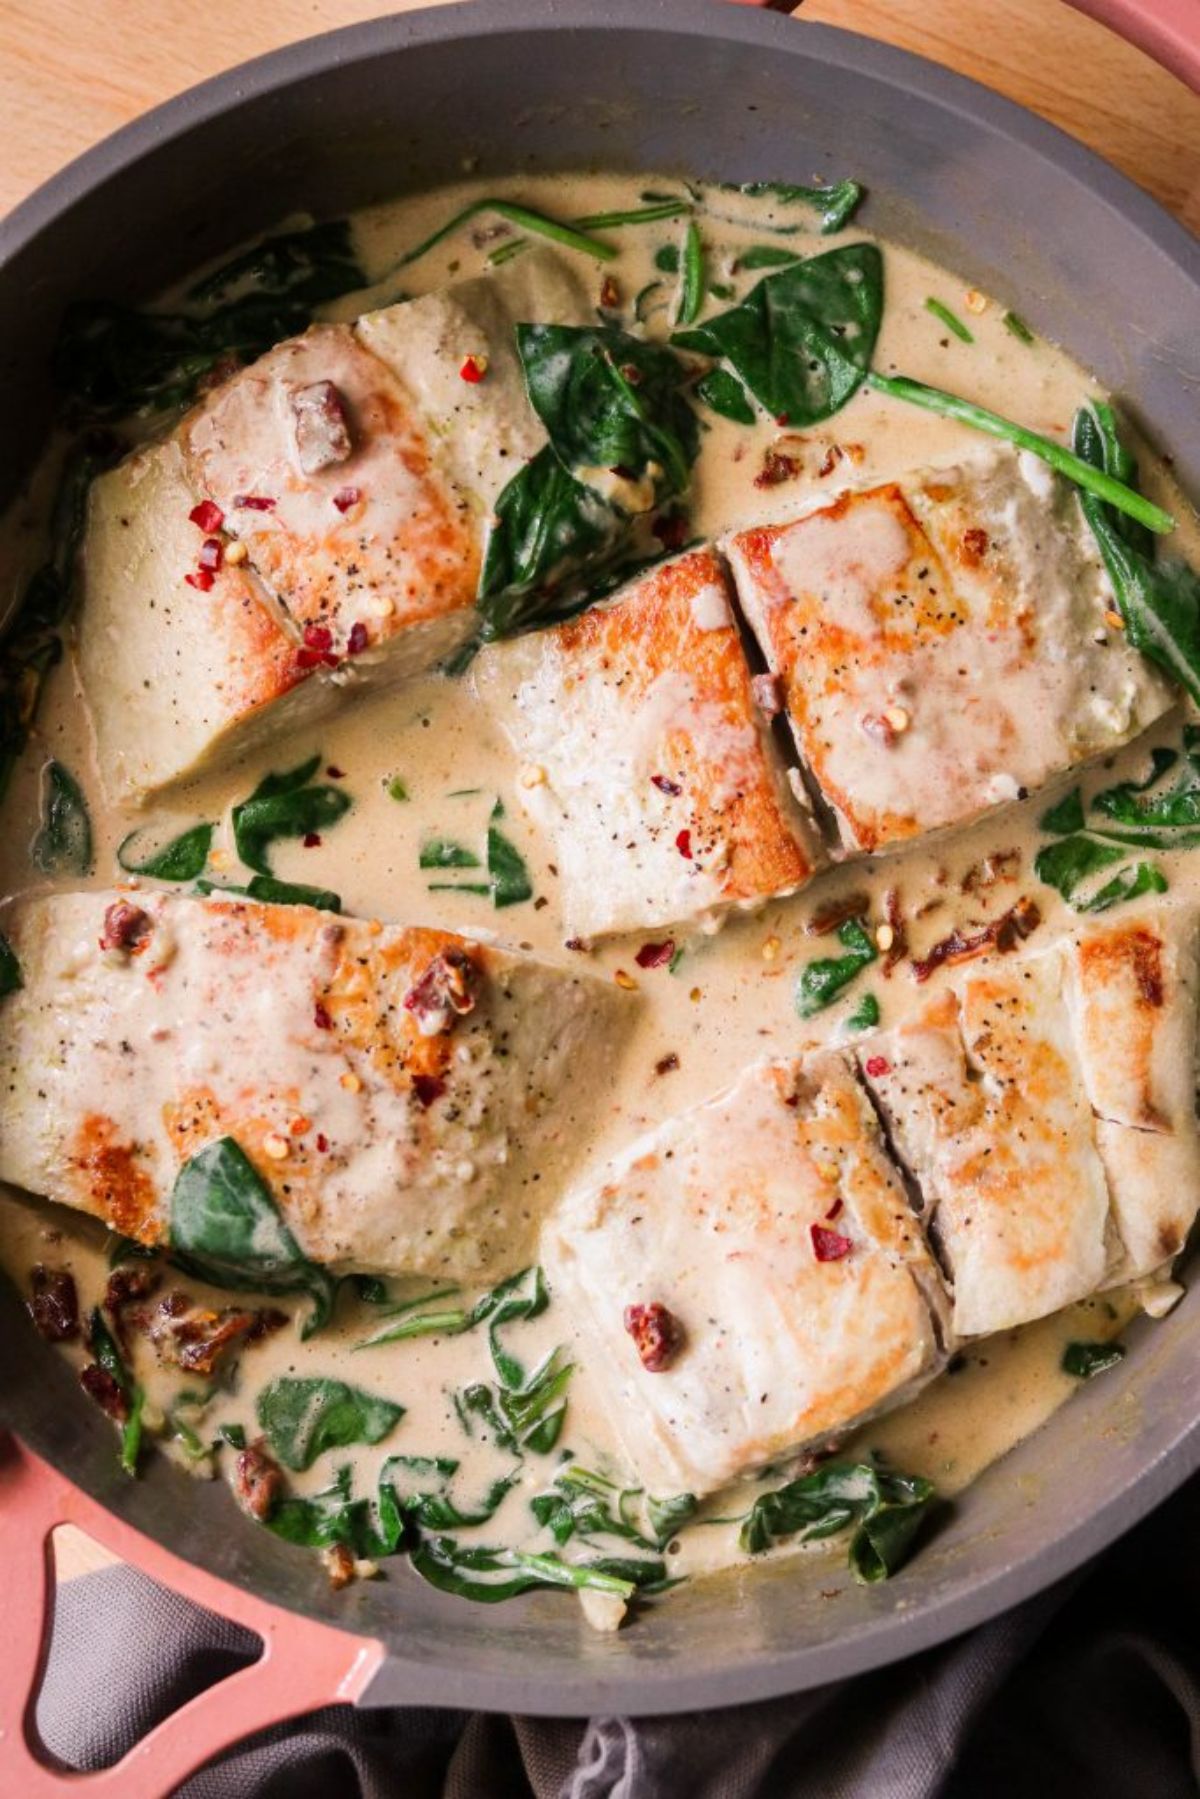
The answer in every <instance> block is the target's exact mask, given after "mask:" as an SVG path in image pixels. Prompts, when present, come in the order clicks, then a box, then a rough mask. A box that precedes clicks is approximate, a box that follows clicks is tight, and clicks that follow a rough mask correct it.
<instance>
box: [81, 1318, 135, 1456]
mask: <svg viewBox="0 0 1200 1799" xmlns="http://www.w3.org/2000/svg"><path fill="white" fill-rule="evenodd" d="M88 1345H89V1347H90V1349H91V1352H92V1355H93V1356H94V1357H95V1359H96V1363H97V1365H98V1366H99V1367H101V1368H103V1370H104V1372H105V1374H107V1375H108V1377H109V1379H110V1380H111V1381H113V1383H114V1384H115V1386H116V1388H117V1390H118V1392H119V1393H120V1395H121V1398H122V1399H123V1400H124V1401H125V1420H124V1422H123V1424H122V1426H121V1466H122V1468H123V1469H124V1470H125V1472H126V1474H132V1475H136V1473H137V1465H138V1456H139V1454H140V1453H141V1447H142V1412H143V1408H144V1406H145V1403H146V1396H145V1394H144V1393H143V1391H142V1389H141V1387H140V1386H138V1384H137V1382H136V1381H135V1380H134V1378H133V1376H132V1374H131V1373H130V1372H129V1369H128V1368H127V1367H126V1365H125V1359H124V1357H123V1356H122V1354H121V1351H120V1350H119V1349H118V1348H117V1344H116V1340H115V1338H114V1337H113V1335H112V1332H111V1331H110V1330H109V1328H108V1325H107V1324H106V1323H105V1321H104V1313H103V1312H102V1311H101V1309H100V1307H99V1306H94V1307H93V1308H92V1316H91V1320H90V1322H89V1325H88Z"/></svg>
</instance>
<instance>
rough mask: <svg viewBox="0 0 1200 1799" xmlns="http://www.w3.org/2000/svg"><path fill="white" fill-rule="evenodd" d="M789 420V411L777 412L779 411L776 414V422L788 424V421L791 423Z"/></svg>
mask: <svg viewBox="0 0 1200 1799" xmlns="http://www.w3.org/2000/svg"><path fill="white" fill-rule="evenodd" d="M789 422H790V421H789V417H788V414H787V413H786V412H777V413H776V414H775V423H776V424H777V425H786V424H788V423H789Z"/></svg>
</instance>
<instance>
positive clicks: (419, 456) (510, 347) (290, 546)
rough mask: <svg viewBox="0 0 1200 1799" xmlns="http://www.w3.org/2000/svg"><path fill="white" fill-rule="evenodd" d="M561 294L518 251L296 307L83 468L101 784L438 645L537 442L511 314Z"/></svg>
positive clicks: (467, 603) (275, 723)
mask: <svg viewBox="0 0 1200 1799" xmlns="http://www.w3.org/2000/svg"><path fill="white" fill-rule="evenodd" d="M583 311H584V303H583V298H582V290H581V289H580V288H579V287H578V284H577V283H576V282H575V279H574V277H573V276H572V275H571V274H570V273H569V271H566V270H565V269H564V268H563V266H562V265H561V264H560V263H559V262H558V261H557V260H556V259H555V258H554V257H553V256H550V255H549V254H548V253H537V252H535V253H531V254H530V255H529V256H528V257H526V258H525V259H523V262H522V265H521V266H520V268H519V269H518V268H516V267H515V266H514V268H513V269H512V270H506V271H505V272H504V273H503V274H502V275H497V276H489V277H487V278H483V279H480V280H475V281H468V282H463V283H461V284H460V285H459V286H458V287H456V288H451V289H448V290H447V291H446V292H445V293H435V294H428V295H425V296H423V297H422V298H421V299H418V300H413V301H406V302H403V303H401V304H398V305H396V306H392V307H388V308H386V309H385V310H382V311H379V312H375V313H371V314H368V315H367V316H366V317H364V318H363V319H362V320H360V321H359V323H358V324H357V325H356V326H349V325H315V326H313V327H312V328H311V329H310V330H309V331H306V332H305V333H304V334H303V335H302V336H301V337H298V338H293V339H291V340H289V341H288V342H286V343H283V344H280V345H278V346H277V347H276V348H275V349H273V350H271V351H269V352H268V353H267V355H265V356H263V357H261V358H260V359H259V360H258V361H257V362H256V363H254V364H252V365H251V366H250V367H248V368H245V369H242V370H240V371H239V372H238V373H237V374H235V375H234V376H232V377H231V378H230V379H229V380H228V381H226V382H225V383H224V384H223V385H222V386H221V387H219V388H218V389H217V390H215V391H214V392H213V393H212V394H211V395H210V396H209V397H208V399H207V400H206V401H205V402H204V404H203V405H201V406H200V407H198V408H197V409H196V410H195V411H194V412H193V413H192V414H190V415H189V417H188V418H187V419H185V420H184V421H183V423H182V425H181V426H180V428H179V431H178V432H177V433H176V435H175V437H173V438H171V439H170V440H168V441H167V442H165V443H162V444H159V445H156V446H151V447H148V448H146V449H143V450H139V451H138V452H136V453H135V454H134V455H133V456H132V457H131V458H130V459H129V460H127V461H126V462H124V463H122V464H121V465H120V466H119V467H118V468H117V469H115V470H113V471H112V472H111V473H110V474H107V475H104V476H102V477H101V478H100V479H99V480H98V481H97V482H96V483H95V484H94V486H93V488H92V492H91V498H90V504H89V513H88V527H87V533H86V537H85V542H84V546H83V554H82V558H81V568H82V576H83V602H82V606H81V608H80V611H79V617H78V624H77V627H76V634H77V643H78V662H79V670H80V676H81V681H82V685H83V689H84V695H85V698H86V699H87V702H88V705H89V709H90V712H91V715H92V719H93V723H94V728H95V735H96V744H97V751H98V762H99V767H100V774H101V778H102V780H103V782H104V785H105V788H106V790H107V791H108V792H109V794H110V796H111V797H112V798H113V799H114V800H116V801H119V802H122V803H128V802H131V801H137V800H141V799H144V798H145V797H147V796H148V795H150V794H152V793H154V792H156V791H157V790H159V789H161V788H163V787H167V786H169V785H170V784H171V783H173V782H176V781H179V780H182V779H184V778H186V777H188V776H190V775H193V774H195V773H197V772H199V771H200V770H201V769H204V768H207V767H210V766H215V765H218V764H220V763H221V762H223V761H226V760H228V759H230V758H231V757H233V756H235V755H240V754H242V753H244V751H245V750H246V749H248V748H253V747H254V745H255V744H256V743H257V742H259V741H261V739H262V737H263V736H264V735H265V734H266V732H268V731H271V732H283V731H286V730H288V729H289V728H291V727H292V726H293V725H295V724H297V723H300V722H306V723H307V722H310V721H311V720H312V719H313V718H315V717H319V716H321V715H323V714H325V713H327V712H329V711H331V710H332V709H333V708H335V707H336V706H337V705H338V704H339V703H342V702H343V701H344V699H345V698H347V697H348V696H349V695H350V694H352V692H353V691H354V690H355V689H356V688H357V687H358V685H359V684H360V683H362V682H364V681H366V682H370V683H374V684H380V683H385V682H392V681H400V680H403V679H404V678H406V677H407V676H410V675H414V674H418V673H423V672H425V671H427V670H428V669H430V668H433V667H435V666H436V665H437V664H438V663H439V662H441V661H442V660H444V659H445V658H446V657H447V656H448V655H450V654H451V653H452V652H453V651H454V650H455V649H457V648H458V647H459V646H460V645H461V644H462V642H463V641H464V639H465V638H466V637H468V636H469V635H470V633H471V632H472V630H473V629H474V626H475V606H474V602H475V590H476V586H477V583H478V578H479V568H480V562H481V558H482V555H483V547H484V543H485V541H486V537H487V531H488V528H489V522H490V517H491V507H492V505H493V504H494V502H495V499H496V497H497V494H498V493H499V491H500V490H501V488H502V487H503V486H504V485H505V484H506V483H507V481H508V480H509V478H510V477H511V475H512V473H513V472H514V471H515V469H516V468H517V467H519V466H520V464H521V462H522V461H523V460H524V459H525V458H526V457H528V456H532V455H534V454H535V453H536V452H537V450H538V449H540V448H541V445H542V444H543V443H544V441H545V433H544V432H543V430H542V427H541V425H540V424H539V422H538V420H537V417H536V415H535V414H534V412H533V409H532V407H531V406H530V405H529V403H528V400H527V398H526V396H525V391H524V385H523V382H522V379H521V373H520V366H519V362H518V359H517V354H516V349H515V343H514V336H513V323H514V320H516V319H517V318H530V319H534V320H537V319H543V318H555V319H560V318H571V317H579V316H582V314H583ZM471 355H474V356H475V357H476V358H477V359H478V360H479V361H480V362H481V365H482V366H485V369H486V377H485V379H483V380H481V381H479V382H475V383H472V382H469V381H466V380H464V379H463V378H462V376H461V369H462V367H463V364H464V361H465V360H466V358H467V357H468V356H471ZM281 702H283V703H282V704H281Z"/></svg>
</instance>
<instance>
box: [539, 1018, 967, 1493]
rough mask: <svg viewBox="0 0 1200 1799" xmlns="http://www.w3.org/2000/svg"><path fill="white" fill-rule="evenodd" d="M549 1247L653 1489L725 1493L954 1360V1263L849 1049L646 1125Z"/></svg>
mask: <svg viewBox="0 0 1200 1799" xmlns="http://www.w3.org/2000/svg"><path fill="white" fill-rule="evenodd" d="M542 1250H543V1260H544V1264H545V1267H546V1271H547V1277H548V1279H549V1281H550V1285H551V1290H552V1292H553V1294H554V1297H555V1300H556V1302H557V1303H558V1304H559V1305H560V1306H561V1307H562V1309H563V1312H564V1315H565V1316H568V1317H570V1318H572V1319H573V1320H574V1323H575V1328H576V1330H577V1332H578V1335H579V1338H580V1344H581V1351H582V1354H583V1359H584V1361H585V1365H586V1366H587V1367H588V1368H589V1370H590V1371H591V1372H592V1374H593V1378H594V1379H596V1380H597V1381H598V1382H599V1383H600V1389H601V1394H602V1397H603V1400H604V1402H605V1404H606V1406H607V1409H608V1411H609V1413H610V1415H611V1419H612V1423H613V1425H614V1427H615V1428H616V1430H617V1431H618V1433H619V1435H620V1437H621V1439H622V1442H623V1446H624V1449H625V1451H626V1454H627V1455H628V1458H629V1461H630V1465H631V1467H632V1468H634V1469H635V1470H636V1472H637V1476H638V1479H639V1480H640V1481H642V1482H644V1484H645V1485H646V1486H647V1488H648V1489H649V1490H650V1491H651V1492H657V1493H675V1492H681V1491H682V1492H689V1493H695V1494H697V1495H702V1494H705V1493H710V1492H713V1491H715V1490H717V1489H718V1488H720V1487H722V1486H725V1485H727V1484H728V1482H730V1481H731V1480H734V1479H736V1478H737V1477H738V1476H739V1475H742V1474H747V1473H751V1472H753V1471H754V1470H756V1469H758V1468H761V1467H763V1466H764V1465H765V1464H766V1463H768V1462H771V1461H773V1460H775V1459H776V1458H777V1457H779V1456H781V1455H784V1454H786V1453H788V1452H789V1451H792V1450H795V1449H798V1448H800V1447H802V1446H803V1445H805V1444H807V1443H820V1442H824V1441H825V1440H827V1438H828V1437H829V1436H830V1435H831V1434H832V1433H841V1432H842V1431H845V1430H848V1429H849V1428H850V1427H851V1426H852V1425H854V1424H855V1423H857V1422H859V1421H861V1420H862V1419H864V1418H866V1417H869V1416H870V1415H872V1414H873V1413H875V1412H878V1411H881V1410H884V1409H887V1408H889V1407H891V1406H894V1405H899V1404H900V1403H901V1402H902V1401H903V1400H905V1399H907V1398H909V1397H910V1396H911V1395H912V1393H913V1392H914V1390H915V1389H916V1387H917V1386H919V1385H920V1384H921V1383H922V1382H924V1381H925V1380H928V1379H929V1378H930V1377H931V1376H932V1375H933V1374H935V1373H936V1372H937V1371H938V1369H939V1368H940V1367H941V1365H942V1361H943V1352H942V1349H941V1347H940V1342H941V1333H940V1326H939V1319H940V1317H941V1315H942V1312H943V1309H944V1302H943V1297H942V1291H941V1284H940V1279H939V1276H938V1272H937V1269H936V1267H935V1265H934V1262H933V1260H932V1258H931V1257H930V1255H929V1252H928V1250H927V1249H926V1247H925V1245H924V1242H923V1240H922V1237H921V1232H920V1228H919V1226H918V1225H917V1222H916V1220H915V1218H914V1217H913V1214H912V1212H911V1210H910V1208H909V1204H908V1201H907V1198H906V1196H905V1193H904V1189H903V1186H902V1185H901V1182H900V1180H899V1177H898V1176H897V1174H896V1172H895V1170H894V1169H893V1167H892V1166H891V1164H890V1162H889V1160H888V1157H887V1153H886V1150H885V1147H884V1144H883V1142H882V1139H881V1136H880V1132H879V1127H878V1124H877V1122H876V1119H875V1115H874V1113H873V1112H872V1110H871V1107H870V1105H869V1104H868V1103H867V1100H866V1098H865V1096H864V1094H863V1092H862V1090H861V1087H860V1086H859V1084H858V1081H857V1080H856V1078H855V1075H854V1072H853V1068H852V1065H851V1064H850V1063H849V1062H848V1060H847V1059H846V1058H845V1057H844V1056H842V1055H840V1054H837V1053H834V1052H820V1053H818V1054H815V1055H812V1056H810V1057H808V1058H806V1059H805V1060H803V1061H786V1062H763V1063H759V1064H757V1065H756V1066H754V1067H752V1068H750V1069H748V1070H747V1071H746V1072H745V1073H744V1074H743V1075H742V1076H741V1078H740V1079H739V1080H738V1081H737V1083H736V1084H735V1085H734V1086H733V1087H731V1088H730V1089H729V1090H728V1091H727V1092H725V1093H723V1094H721V1095H719V1096H718V1097H717V1098H715V1099H713V1100H711V1101H710V1102H709V1103H708V1104H707V1105H702V1106H698V1107H697V1108H696V1109H695V1110H693V1111H690V1112H685V1113H684V1114H682V1115H681V1116H680V1117H678V1118H675V1119H672V1120H670V1121H669V1122H668V1123H667V1124H665V1125H663V1126H662V1127H661V1128H660V1129H658V1130H656V1131H653V1132H651V1133H650V1134H649V1135H647V1136H645V1137H642V1138H640V1139H639V1140H638V1141H637V1142H636V1143H634V1144H633V1145H631V1147H630V1148H629V1149H628V1150H627V1151H626V1152H625V1154H624V1155H622V1156H621V1157H620V1158H619V1159H618V1160H617V1161H615V1162H614V1163H612V1164H611V1165H610V1166H609V1167H608V1168H607V1169H606V1170H605V1171H604V1173H603V1175H602V1176H601V1178H600V1179H599V1180H598V1181H597V1182H596V1183H595V1184H594V1185H591V1186H588V1187H585V1188H582V1189H580V1190H577V1191H576V1192H574V1193H572V1194H570V1195H569V1196H568V1197H567V1199H566V1200H565V1201H564V1202H563V1204H562V1205H561V1206H560V1207H559V1208H558V1210H557V1211H556V1212H555V1213H554V1214H553V1215H552V1217H551V1218H550V1219H549V1220H548V1221H547V1224H546V1227H545V1230H544V1232H543V1238H542Z"/></svg>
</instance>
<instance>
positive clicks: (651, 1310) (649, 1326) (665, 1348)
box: [625, 1299, 684, 1374]
mask: <svg viewBox="0 0 1200 1799" xmlns="http://www.w3.org/2000/svg"><path fill="white" fill-rule="evenodd" d="M625 1329H626V1330H627V1331H628V1332H629V1335H630V1336H631V1337H632V1338H633V1341H634V1346H635V1347H636V1349H637V1352H638V1355H639V1357H640V1358H641V1364H642V1367H643V1368H644V1369H645V1370H646V1372H647V1374H661V1373H662V1372H663V1371H664V1369H666V1368H669V1367H670V1366H671V1363H672V1362H673V1361H674V1360H675V1357H676V1356H677V1355H678V1354H679V1351H680V1350H681V1349H682V1348H683V1342H684V1332H683V1326H682V1324H681V1323H680V1322H679V1320H678V1318H676V1316H675V1314H674V1312H670V1311H668V1310H667V1308H666V1306H665V1305H662V1304H661V1303H660V1301H658V1300H657V1299H652V1300H651V1301H650V1303H649V1304H648V1305H632V1306H626V1307H625Z"/></svg>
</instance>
